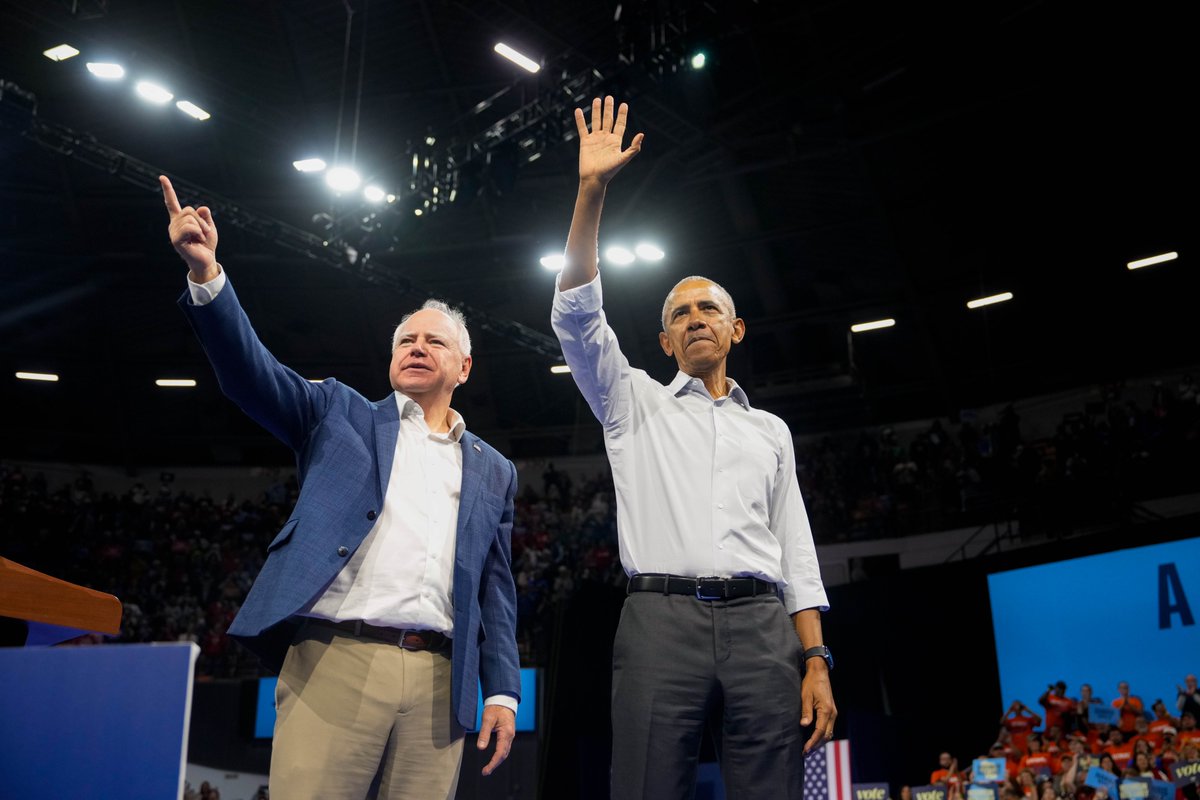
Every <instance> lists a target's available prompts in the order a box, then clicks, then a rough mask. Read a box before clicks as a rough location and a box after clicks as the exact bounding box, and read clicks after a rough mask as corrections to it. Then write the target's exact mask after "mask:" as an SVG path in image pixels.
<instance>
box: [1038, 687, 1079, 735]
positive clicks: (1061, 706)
mask: <svg viewBox="0 0 1200 800" xmlns="http://www.w3.org/2000/svg"><path fill="white" fill-rule="evenodd" d="M1078 702H1079V701H1077V700H1076V699H1075V698H1073V697H1067V682H1066V681H1059V682H1058V683H1056V684H1054V685H1053V686H1050V687H1047V689H1046V691H1045V693H1043V694H1042V696H1041V697H1039V698H1038V704H1039V705H1041V706H1042V707H1043V708H1045V709H1046V728H1047V729H1049V728H1051V727H1054V726H1057V727H1058V728H1059V729H1062V728H1063V727H1064V726H1065V725H1066V724H1067V722H1069V721H1070V717H1071V714H1073V713H1074V711H1075V706H1076V704H1077V703H1078Z"/></svg>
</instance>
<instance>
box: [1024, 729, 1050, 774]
mask: <svg viewBox="0 0 1200 800" xmlns="http://www.w3.org/2000/svg"><path fill="white" fill-rule="evenodd" d="M1028 743H1029V752H1028V753H1027V754H1026V755H1025V757H1024V758H1022V759H1021V763H1020V765H1019V768H1020V769H1021V770H1026V769H1029V770H1033V774H1034V775H1035V776H1037V775H1050V774H1051V773H1053V772H1054V757H1053V756H1052V755H1050V754H1049V753H1047V752H1046V751H1045V750H1043V749H1042V737H1041V736H1038V735H1037V734H1036V733H1031V734H1029V738H1028Z"/></svg>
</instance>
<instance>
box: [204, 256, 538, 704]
mask: <svg viewBox="0 0 1200 800" xmlns="http://www.w3.org/2000/svg"><path fill="white" fill-rule="evenodd" d="M225 280H226V279H225V272H224V271H222V272H221V273H220V274H218V275H217V277H215V278H213V279H212V280H211V281H208V282H207V283H203V284H197V283H193V282H192V280H191V276H189V277H188V288H189V289H190V290H191V295H192V302H193V303H195V304H196V305H204V304H206V303H209V302H212V300H213V299H215V298H216V296H217V295H218V294H219V293H220V291H221V289H222V288H224V286H225ZM395 398H396V406H397V409H398V411H399V415H400V431H399V435H398V436H397V437H396V452H395V454H394V456H393V458H392V471H391V474H390V475H389V476H388V482H387V491H386V494H385V495H384V500H383V509H382V510H381V512H380V514H379V516H378V518H376V520H375V525H374V527H373V528H371V532H370V533H368V534H367V537H366V538H365V539H364V540H363V542H362V544H361V545H359V547H358V549H357V550H355V551H354V555H352V556H351V557H350V560H349V561H347V562H346V564H345V566H343V567H342V569H341V571H339V572H338V574H337V575H336V576H335V577H334V579H333V581H331V582H330V584H329V585H328V586H326V587H325V590H324V591H323V592H322V593H321V594H319V595H317V596H316V597H314V598H313V600H312V601H311V602H310V603H309V606H308V608H307V609H306V610H305V611H303V612H301V613H303V614H305V615H307V616H311V617H318V618H321V619H328V620H333V621H342V620H363V621H364V622H368V623H370V624H372V625H383V626H386V627H389V628H401V629H404V628H416V629H422V630H433V631H439V632H440V633H444V634H445V635H447V636H449V637H453V636H454V595H453V587H454V553H455V546H456V542H457V540H456V534H457V528H458V503H459V496H460V494H461V491H462V447H461V439H462V434H463V431H465V430H466V423H465V422H464V420H463V418H462V416H461V415H460V414H459V413H458V412H457V411H455V410H454V409H450V418H451V420H452V425H451V428H450V430H449V432H447V433H435V432H433V431H431V430H430V429H429V426H428V425H427V424H426V423H425V414H424V412H423V411H422V410H421V406H420V405H418V404H417V402H416V401H415V400H413V399H412V398H410V397H406V396H405V395H404V394H402V393H401V392H395ZM484 705H502V706H504V707H506V708H509V709H511V710H512V711H513V712H514V713H515V712H516V710H517V701H516V699H515V698H512V697H509V696H508V695H493V696H490V697H488V698H486V699H485V700H484Z"/></svg>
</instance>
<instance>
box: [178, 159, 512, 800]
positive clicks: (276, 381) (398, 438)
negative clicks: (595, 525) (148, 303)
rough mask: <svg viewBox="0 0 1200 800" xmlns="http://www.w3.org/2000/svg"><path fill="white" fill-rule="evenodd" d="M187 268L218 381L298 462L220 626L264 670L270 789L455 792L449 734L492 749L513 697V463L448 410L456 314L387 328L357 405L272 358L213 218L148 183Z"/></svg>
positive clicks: (459, 372) (424, 315) (323, 793)
mask: <svg viewBox="0 0 1200 800" xmlns="http://www.w3.org/2000/svg"><path fill="white" fill-rule="evenodd" d="M160 181H161V183H162V188H163V197H164V200H165V202H166V205H167V210H168V212H169V214H170V219H171V221H170V228H169V233H170V238H171V243H172V245H173V246H174V247H175V250H176V251H177V252H178V253H179V255H180V256H181V257H182V258H183V260H184V262H185V263H186V264H187V266H188V270H189V275H188V283H189V286H188V291H187V292H185V294H184V295H183V297H182V298H181V299H180V305H181V306H182V307H183V310H184V312H185V313H186V315H187V317H188V320H189V321H190V322H191V324H192V327H193V328H194V329H195V331H196V334H197V336H198V337H199V338H200V341H201V344H202V345H203V347H204V349H205V352H206V353H207V354H208V357H209V360H210V361H211V362H212V365H213V368H214V370H215V371H216V374H217V378H218V380H219V382H220V385H221V389H222V391H223V392H224V393H225V395H226V396H228V397H229V398H230V399H232V400H233V401H234V402H235V403H237V404H238V406H240V407H241V408H242V410H243V411H245V412H246V413H247V414H248V415H250V417H252V418H253V419H254V420H255V421H257V422H258V423H259V424H261V425H263V426H264V427H265V428H267V430H269V431H270V432H271V433H272V434H274V435H275V436H276V437H277V438H279V439H280V440H281V441H282V442H284V443H285V444H287V445H288V446H289V447H291V448H292V450H294V451H295V453H296V459H297V467H298V478H299V481H300V486H301V491H300V497H299V500H298V501H297V503H296V507H295V509H294V510H293V512H292V515H291V518H290V519H289V520H288V522H287V524H286V525H284V527H283V529H282V530H280V532H279V534H278V535H277V536H276V537H275V539H274V541H272V542H271V544H270V545H269V546H268V548H267V560H266V563H265V564H264V565H263V568H262V571H261V572H260V573H259V575H258V578H257V579H256V580H255V582H254V586H253V587H252V588H251V590H250V593H249V595H248V596H247V598H246V602H245V604H244V605H243V606H242V609H241V611H240V612H239V613H238V616H237V619H236V620H234V622H233V625H232V626H231V627H230V629H229V633H230V635H232V636H234V637H235V638H237V639H238V640H240V641H241V642H242V643H243V644H245V645H246V646H247V647H248V648H250V649H251V650H253V651H254V652H255V653H257V654H258V655H259V656H260V658H261V659H262V661H263V663H264V664H265V665H266V666H268V667H270V668H271V669H273V670H277V671H279V673H280V678H279V683H278V688H277V690H276V707H277V721H276V727H275V740H274V747H273V751H272V757H271V791H272V794H273V795H277V796H280V797H284V798H288V800H292V798H308V797H311V798H318V797H320V798H346V800H350V799H351V798H363V797H366V796H367V795H368V794H370V795H371V796H372V797H381V798H408V797H413V798H422V799H423V800H424V799H425V798H435V797H439V798H440V797H446V798H450V797H453V796H454V792H455V788H456V785H457V780H458V771H459V766H460V764H461V758H462V745H463V739H464V730H465V729H466V728H469V727H472V726H473V724H474V722H475V715H476V705H477V694H476V686H477V685H478V684H479V683H480V682H481V683H482V688H483V693H484V695H485V697H486V699H485V701H484V711H483V724H482V727H481V730H480V734H479V738H478V740H477V746H478V747H479V748H480V749H483V748H485V747H487V745H488V743H489V741H490V740H491V739H492V738H493V736H494V738H495V739H496V752H495V754H494V756H493V757H492V759H491V760H490V762H489V763H488V764H487V766H486V767H484V770H483V772H484V774H485V775H487V774H491V773H492V772H493V771H494V770H495V768H496V767H497V766H498V765H499V764H500V763H501V762H502V761H503V760H504V758H505V757H506V756H507V755H508V751H509V748H510V746H511V743H512V739H513V736H514V728H515V725H514V720H515V712H516V705H517V702H518V701H519V700H520V676H519V663H518V657H517V649H516V637H515V628H516V590H515V585H514V582H513V577H512V572H511V567H510V561H511V555H510V536H511V532H512V520H513V497H514V495H515V494H516V483H517V478H516V469H515V468H514V467H513V465H512V463H511V462H510V461H508V460H507V459H505V458H504V457H503V456H501V455H500V454H499V453H497V452H496V451H495V450H493V449H492V448H491V447H489V446H488V445H487V444H486V443H484V442H483V441H482V440H480V439H479V438H478V437H477V436H474V435H473V434H471V433H469V432H467V431H466V429H465V425H464V423H463V420H462V417H461V416H460V415H459V414H458V413H457V412H456V411H454V410H453V409H452V408H450V399H451V396H452V394H453V392H454V389H455V388H457V386H459V385H461V384H462V383H465V382H466V380H467V377H468V375H469V373H470V369H471V356H470V336H469V334H468V333H467V330H466V326H465V324H464V323H463V320H462V316H461V314H459V313H458V312H456V311H454V310H452V309H450V308H449V307H447V306H446V305H445V304H442V303H439V302H437V301H430V302H427V303H426V304H425V306H424V307H423V308H422V309H421V310H419V311H416V312H414V313H412V314H410V315H408V316H407V317H405V318H404V320H402V321H401V323H400V326H399V327H398V328H397V329H396V334H395V336H394V339H393V351H392V362H391V367H390V370H389V375H390V378H391V383H392V386H393V388H394V389H395V390H396V391H395V393H394V394H393V395H392V396H389V397H387V398H385V399H383V400H381V401H379V402H377V403H372V402H370V401H368V400H367V399H366V398H364V397H363V396H362V395H360V394H358V393H357V392H355V391H354V390H353V389H350V388H349V387H347V386H345V385H343V384H341V383H339V382H337V381H336V380H333V379H327V380H324V381H322V382H320V383H311V382H309V381H308V380H306V379H304V378H303V377H301V376H300V375H298V374H296V373H295V372H293V371H292V370H291V369H289V368H287V367H285V366H283V365H282V364H280V363H279V362H278V361H276V360H275V358H274V357H273V356H272V355H271V354H270V353H269V352H268V351H267V349H266V348H265V347H264V346H263V344H262V343H261V342H260V341H259V339H258V337H257V335H256V334H255V333H254V330H253V328H252V327H251V325H250V321H249V320H248V319H247V317H246V315H245V313H244V312H243V311H242V309H241V306H240V305H239V304H238V301H237V296H236V294H235V293H234V290H233V286H232V285H231V284H230V283H229V282H228V280H227V278H226V276H225V274H224V272H223V270H222V269H221V266H220V265H219V264H218V263H217V261H216V246H217V229H216V224H215V223H214V221H213V218H212V214H211V212H210V211H209V209H207V208H205V207H201V208H199V209H193V208H191V207H190V206H189V207H180V204H179V201H178V199H177V198H176V196H175V192H174V189H173V188H172V187H171V183H170V181H169V180H167V178H166V177H162V178H161V179H160Z"/></svg>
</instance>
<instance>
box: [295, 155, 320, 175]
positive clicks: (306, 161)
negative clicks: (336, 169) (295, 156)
mask: <svg viewBox="0 0 1200 800" xmlns="http://www.w3.org/2000/svg"><path fill="white" fill-rule="evenodd" d="M292 166H293V167H295V168H296V169H297V170H298V171H300V172H324V171H325V159H323V158H302V159H300V160H299V161H293V162H292Z"/></svg>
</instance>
